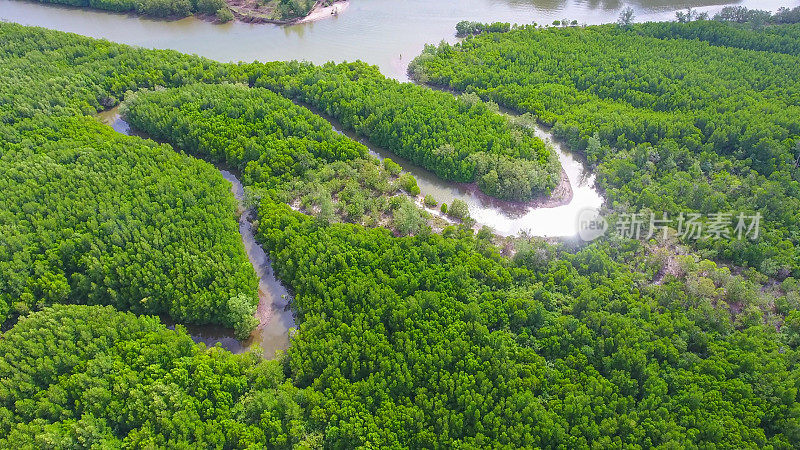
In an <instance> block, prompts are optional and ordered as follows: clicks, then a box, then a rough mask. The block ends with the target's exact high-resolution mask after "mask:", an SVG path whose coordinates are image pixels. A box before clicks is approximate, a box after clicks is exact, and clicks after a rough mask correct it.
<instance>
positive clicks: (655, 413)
mask: <svg viewBox="0 0 800 450" xmlns="http://www.w3.org/2000/svg"><path fill="white" fill-rule="evenodd" d="M260 215H261V220H262V222H261V226H260V228H259V233H260V236H259V238H260V239H261V240H262V241H263V242H264V243H265V245H266V246H267V247H269V248H271V249H273V251H272V255H273V257H274V262H275V268H276V270H277V273H278V274H279V276H280V277H281V278H282V279H284V280H286V281H287V283H289V284H290V285H291V286H292V287H293V288H294V289H295V290H296V293H297V302H298V305H297V306H298V307H299V309H300V310H301V311H302V315H303V323H302V325H301V329H300V333H299V334H298V337H297V338H296V339H295V341H294V342H293V344H292V347H291V348H290V349H289V352H288V356H289V363H288V366H289V372H290V376H291V378H292V379H293V380H294V381H295V383H296V384H297V385H298V386H301V387H307V388H308V389H314V390H325V392H326V393H327V395H332V394H333V392H334V391H335V392H339V396H338V397H337V398H338V399H340V400H339V401H338V402H336V404H335V405H333V404H331V405H330V406H328V407H326V408H322V409H320V411H319V413H320V417H322V418H323V419H322V420H324V421H325V422H326V423H328V427H329V428H328V430H329V431H328V432H327V433H326V435H325V442H326V445H328V446H331V447H347V448H353V447H359V446H364V445H371V446H380V447H392V446H409V447H437V446H444V447H471V446H490V445H491V446H509V447H557V446H559V445H564V446H569V447H579V446H592V445H599V446H605V445H609V446H610V445H612V444H613V445H619V446H622V445H623V443H624V444H626V445H630V446H642V447H653V446H666V447H669V446H677V447H683V446H685V445H689V444H690V443H691V444H692V445H698V446H704V445H718V446H725V447H749V446H770V445H772V446H775V447H782V448H789V447H791V446H793V445H797V444H798V443H799V442H798V441H797V436H798V434H797V431H800V430H798V429H797V426H796V423H797V422H796V418H797V417H798V414H800V410H798V409H797V390H796V389H795V386H796V383H797V382H798V381H800V378H798V371H797V370H796V368H795V365H794V363H793V361H794V358H796V353H795V350H791V349H787V348H785V347H783V344H781V342H780V341H779V340H780V337H779V335H778V333H777V331H776V329H775V328H774V327H773V326H771V325H768V324H762V323H759V322H758V321H751V322H746V321H741V322H739V321H737V322H736V324H737V325H736V326H741V327H743V328H742V329H741V331H739V329H737V328H736V327H735V326H734V325H735V324H734V323H733V322H732V321H731V318H730V316H729V313H728V312H727V311H724V310H718V309H716V308H714V307H713V306H712V304H711V302H710V300H706V299H703V298H702V297H698V296H696V295H695V294H692V293H691V292H688V291H685V292H684V291H681V290H677V289H680V288H681V286H682V285H681V283H680V282H679V281H669V282H667V283H666V284H664V285H652V286H645V288H644V289H638V288H637V287H636V286H637V285H639V284H638V281H637V280H640V276H641V275H640V274H637V273H634V272H631V271H630V269H629V267H632V266H633V265H635V264H633V263H628V262H625V261H626V260H628V259H633V260H634V261H635V258H636V257H635V256H634V255H635V254H636V252H637V250H636V248H635V247H634V248H625V247H612V246H608V245H606V246H598V245H592V246H589V247H588V248H586V249H584V250H581V251H579V252H577V253H569V252H566V251H563V250H558V251H557V254H556V251H554V249H552V248H551V247H548V246H546V245H545V247H544V248H541V247H540V249H541V251H529V252H528V254H531V255H532V254H534V253H539V254H540V256H537V257H536V258H535V259H534V258H533V257H532V256H528V257H525V258H522V259H520V262H519V265H517V264H511V263H509V262H508V261H507V260H505V259H502V258H500V257H498V256H496V254H495V253H493V251H492V247H491V245H490V244H489V245H488V246H487V245H486V244H485V243H483V242H482V241H481V238H480V237H478V238H474V237H472V233H468V232H455V233H451V235H453V237H451V238H445V237H442V236H439V235H435V234H427V235H421V236H417V237H404V238H394V237H392V236H391V235H390V234H389V233H387V232H386V231H385V230H380V229H375V230H368V229H364V228H361V227H358V226H354V225H344V224H339V225H330V226H321V225H319V224H317V223H315V222H314V221H312V220H310V219H308V218H307V217H304V216H302V215H300V214H298V213H295V212H292V211H290V210H289V208H287V207H286V206H283V205H279V204H275V203H272V202H270V201H265V202H264V203H262V205H261V208H260ZM485 255H488V256H485ZM615 260H619V261H620V262H616V261H615ZM523 262H524V265H523ZM528 262H530V268H529V267H528V265H529V263H528ZM632 262H633V261H632ZM699 270H708V269H707V268H701V269H699ZM718 279H719V280H720V281H722V280H723V278H718ZM676 288H677V289H676ZM741 317H745V315H742V316H741ZM356 330H357V331H356ZM782 347H783V348H782ZM322 380H324V381H322ZM777 392H780V393H781V394H777V395H776V393H777ZM376 396H380V397H381V399H382V400H381V402H375V401H374V400H375V397H376ZM580 405H592V407H591V408H589V407H583V408H582V407H580ZM577 411H580V412H577ZM444 416H446V417H450V418H451V420H448V421H445V422H442V421H441V420H440V418H441V417H444ZM721 423H725V424H726V425H725V427H724V428H721V427H720V424H721ZM614 443H617V444H614Z"/></svg>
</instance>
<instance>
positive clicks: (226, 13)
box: [216, 6, 234, 23]
mask: <svg viewBox="0 0 800 450" xmlns="http://www.w3.org/2000/svg"><path fill="white" fill-rule="evenodd" d="M216 16H217V21H219V22H220V23H228V22H230V21H231V20H233V19H234V17H233V13H232V12H231V10H230V9H229V8H228V7H227V6H224V7H222V8H220V9H218V10H217V12H216Z"/></svg>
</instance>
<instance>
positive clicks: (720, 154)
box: [414, 21, 800, 277]
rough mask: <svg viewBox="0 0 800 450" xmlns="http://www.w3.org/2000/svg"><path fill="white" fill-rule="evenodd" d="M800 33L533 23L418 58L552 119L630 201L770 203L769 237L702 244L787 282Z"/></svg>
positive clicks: (665, 205) (433, 75) (464, 86)
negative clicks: (560, 26)
mask: <svg viewBox="0 0 800 450" xmlns="http://www.w3.org/2000/svg"><path fill="white" fill-rule="evenodd" d="M798 30H799V29H798V28H797V27H796V26H795V25H788V26H773V27H768V28H767V29H764V30H751V29H746V28H742V27H740V26H737V25H735V24H726V23H721V22H715V21H697V22H691V23H685V24H669V23H666V24H665V23H651V24H641V25H632V26H631V30H630V31H625V32H623V31H620V30H619V29H618V28H617V27H613V26H597V27H587V28H574V29H573V28H568V29H537V28H534V27H525V28H524V29H518V30H514V31H511V32H509V33H505V34H502V35H494V36H477V37H474V38H472V39H467V40H465V41H464V42H462V43H460V44H457V45H455V46H450V45H447V44H443V45H441V46H440V47H439V48H431V47H429V48H428V49H427V50H426V53H425V54H424V55H423V56H421V57H420V58H418V60H417V62H416V64H415V65H414V67H415V70H416V72H415V73H417V74H424V77H425V79H427V80H428V81H429V82H430V83H431V84H434V85H438V86H445V87H447V88H450V89H455V90H457V91H470V92H476V93H477V94H479V95H480V96H481V97H483V98H485V99H488V100H491V101H495V102H497V103H499V104H501V105H503V106H506V107H509V108H512V109H515V110H517V111H519V112H529V113H531V114H533V115H535V116H536V117H537V118H538V119H539V120H540V121H541V122H543V123H545V124H547V125H552V126H553V132H554V133H555V134H556V135H557V136H558V137H560V138H563V139H564V140H566V141H567V143H568V144H569V145H570V147H571V148H573V149H575V150H577V151H584V152H585V153H586V156H587V158H588V160H589V162H590V163H592V164H596V165H597V173H598V181H599V184H600V186H601V187H602V188H603V189H604V190H605V192H606V194H607V195H608V197H609V201H610V205H611V206H612V207H613V208H614V209H616V210H633V211H636V212H639V211H647V210H648V209H649V210H653V211H666V212H668V213H669V214H670V216H671V217H675V216H676V215H677V214H678V213H679V212H690V211H696V212H699V213H704V214H708V213H713V212H728V211H732V212H735V213H738V212H745V213H752V212H754V211H758V212H760V213H761V214H762V216H763V217H764V218H765V221H763V222H762V224H761V225H762V226H761V230H760V231H761V233H760V237H759V240H758V241H755V242H753V241H748V240H735V239H733V240H729V239H719V240H701V241H699V242H697V243H695V244H696V245H697V248H701V249H703V250H704V251H707V252H709V253H708V254H709V256H713V257H715V258H720V259H725V260H728V261H732V262H734V263H736V264H738V265H747V266H751V267H756V268H761V267H764V268H765V269H768V273H770V274H772V275H777V276H781V277H785V276H786V275H788V274H789V273H794V274H798V273H800V251H799V250H797V248H799V247H798V245H797V244H798V243H800V242H798V236H797V234H796V233H794V232H793V231H791V230H792V229H793V227H794V226H795V224H796V223H797V222H798V220H800V183H799V182H798V179H800V171H798V168H797V167H796V165H795V164H794V162H795V158H796V155H795V150H794V145H795V143H796V142H797V141H798V140H800V119H798V117H800V105H798V102H797V101H796V100H797V93H798V92H800V78H798V77H797V67H798V65H799V64H800V59H798V57H797V51H796V49H797V46H798V45H800V34H798ZM698 38H699V39H702V40H705V41H708V42H700V41H698V40H696V39H698ZM764 38H767V39H764ZM712 44H713V45H712ZM728 45H730V46H728ZM737 47H741V48H746V49H749V48H753V49H757V50H762V51H749V50H742V49H741V48H737ZM793 49H795V50H793ZM783 52H786V53H783ZM475 61H481V64H476V63H475ZM753 80H759V82H758V83H754V82H753ZM507 167H509V169H510V170H511V172H510V173H512V174H513V173H515V172H513V169H514V165H508V166H507ZM498 175H499V173H498ZM513 178H514V177H513V176H512V177H511V179H513ZM501 179H502V178H501ZM479 182H480V183H482V184H483V186H484V189H486V190H491V187H492V186H494V185H495V183H496V182H495V177H494V176H493V175H492V174H491V171H490V172H487V175H486V176H485V177H484V178H482V179H481V180H480V181H479ZM509 188H512V186H503V187H502V189H509Z"/></svg>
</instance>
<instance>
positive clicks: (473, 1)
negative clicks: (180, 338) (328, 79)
mask: <svg viewBox="0 0 800 450" xmlns="http://www.w3.org/2000/svg"><path fill="white" fill-rule="evenodd" d="M728 4H736V5H742V6H746V7H749V8H759V9H768V10H776V9H777V8H778V7H780V6H796V5H797V2H796V1H787V0H783V1H776V0H742V1H739V2H731V1H726V0H628V1H619V0H435V1H431V0H351V1H350V6H349V7H348V8H347V9H346V10H345V11H344V12H342V13H341V14H339V15H338V16H331V17H328V18H325V19H323V20H319V21H315V22H307V23H300V24H296V25H291V26H286V27H281V26H277V25H269V24H248V23H241V22H231V23H227V24H213V23H210V22H206V21H203V20H199V19H196V18H194V17H188V18H185V19H180V20H173V21H167V20H155V19H146V18H141V17H137V16H134V15H126V14H115V13H110V12H103V11H96V10H86V9H78V8H71V7H66V6H56V5H52V4H41V3H36V2H31V1H24V0H0V20H5V21H9V22H17V23H21V24H24V25H35V26H41V27H45V28H51V29H55V30H61V31H69V32H73V33H78V34H82V35H85V36H91V37H95V38H102V39H108V40H110V41H114V42H119V43H123V44H130V45H137V46H141V47H146V48H162V49H173V50H179V51H181V52H184V53H191V54H197V55H200V56H205V57H208V58H211V59H215V60H218V61H223V62H238V61H247V62H250V61H254V60H258V61H282V60H293V59H298V60H307V61H311V62H314V63H317V64H322V63H325V62H328V61H336V62H341V61H354V60H362V61H365V62H367V63H370V64H375V65H378V66H379V67H380V69H381V71H382V72H383V73H384V75H386V76H390V77H394V78H397V79H399V80H403V81H404V80H407V75H406V68H407V66H408V63H409V62H410V61H411V60H412V59H413V58H414V57H415V56H416V55H418V54H419V53H420V52H421V51H422V49H423V47H424V46H425V44H436V43H438V42H440V41H442V40H446V41H449V42H454V41H455V40H456V38H455V36H454V34H455V25H456V23H458V22H459V21H461V20H476V21H481V22H494V21H501V22H511V23H520V24H530V23H533V22H537V23H539V24H549V23H552V22H553V21H554V20H563V19H568V20H570V21H572V20H577V21H578V23H581V24H583V23H586V24H598V23H607V22H614V21H615V20H616V19H617V17H618V16H619V13H620V11H621V10H622V9H623V8H625V7H628V6H630V7H632V8H633V9H634V10H635V11H636V17H635V20H637V21H645V20H669V19H673V18H674V17H675V11H676V10H679V9H685V8H687V7H695V8H698V10H702V11H709V12H712V13H713V12H715V11H717V10H719V9H720V8H721V7H722V6H724V5H728Z"/></svg>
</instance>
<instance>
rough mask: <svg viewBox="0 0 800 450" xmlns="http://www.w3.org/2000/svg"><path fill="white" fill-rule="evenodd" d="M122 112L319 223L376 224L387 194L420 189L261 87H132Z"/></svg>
mask: <svg viewBox="0 0 800 450" xmlns="http://www.w3.org/2000/svg"><path fill="white" fill-rule="evenodd" d="M122 111H123V114H124V116H125V117H126V118H127V120H128V121H129V123H130V125H131V126H133V127H134V128H135V129H137V130H139V131H143V132H145V133H147V134H148V135H150V136H152V137H155V138H157V139H160V140H163V141H167V142H170V143H172V144H173V145H175V146H176V147H178V148H180V149H183V150H185V151H187V152H189V153H191V154H193V155H198V156H202V157H204V158H209V159H212V160H214V161H219V162H222V163H223V164H224V165H226V166H228V167H233V168H236V169H237V170H238V171H239V172H240V173H241V180H242V182H243V183H244V184H245V185H247V186H250V187H251V188H257V189H259V190H260V191H263V192H268V193H271V194H273V195H275V196H276V197H277V198H280V199H281V200H282V201H285V202H286V203H291V204H296V203H299V205H300V207H302V209H303V210H304V211H307V212H310V213H315V214H318V215H319V216H320V220H322V221H324V222H331V221H335V219H336V218H337V217H338V218H340V219H341V220H345V221H348V222H354V223H365V224H368V225H377V224H378V223H381V222H382V218H381V215H382V214H383V213H386V212H388V211H387V209H388V204H387V202H386V197H387V196H389V195H394V194H398V193H399V191H400V190H403V191H405V192H406V193H408V194H410V195H412V196H416V195H418V194H419V193H420V190H419V187H418V186H417V182H416V180H415V179H414V177H413V176H412V175H411V174H408V173H405V174H402V175H401V176H400V177H399V178H397V179H396V180H395V174H397V173H399V166H398V165H397V164H395V163H393V162H391V161H390V160H385V161H384V164H383V167H381V165H380V163H379V162H378V160H377V159H375V158H372V157H369V156H368V155H367V149H366V147H364V146H363V145H361V144H359V143H357V142H355V141H352V140H350V139H349V138H347V137H346V136H344V135H341V134H338V133H336V132H334V130H333V128H332V126H331V124H330V123H329V122H327V121H325V120H324V119H322V118H320V117H319V116H316V115H314V114H312V113H311V112H310V111H309V110H308V109H306V108H303V107H301V106H297V105H295V104H294V103H292V102H291V101H290V100H288V99H286V98H284V97H281V96H279V95H277V94H275V93H273V92H271V91H268V90H266V89H263V88H248V87H246V86H242V85H225V84H223V85H206V84H194V85H190V86H186V87H181V88H176V89H166V90H156V91H146V92H139V93H137V94H136V95H134V96H132V97H131V98H129V99H128V100H126V101H125V103H123V108H122ZM332 197H335V198H336V200H335V201H333V200H332ZM417 216H419V213H417ZM407 218H408V215H407V214H406V220H399V219H398V220H395V221H394V222H395V224H397V223H409V222H408V220H407ZM420 220H421V219H420ZM415 223H416V222H415ZM418 228H419V227H418V226H415V227H412V228H410V229H414V230H416V229H418ZM404 229H405V227H404ZM407 232H408V231H406V232H405V233H407Z"/></svg>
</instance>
